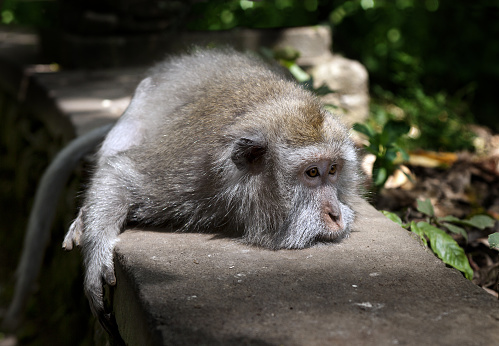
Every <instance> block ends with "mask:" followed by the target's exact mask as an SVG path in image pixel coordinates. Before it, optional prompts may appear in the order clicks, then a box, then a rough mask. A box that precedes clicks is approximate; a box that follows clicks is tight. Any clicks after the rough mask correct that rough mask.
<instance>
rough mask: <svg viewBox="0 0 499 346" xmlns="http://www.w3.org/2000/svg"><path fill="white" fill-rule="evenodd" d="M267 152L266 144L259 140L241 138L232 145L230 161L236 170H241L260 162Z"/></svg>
mask: <svg viewBox="0 0 499 346" xmlns="http://www.w3.org/2000/svg"><path fill="white" fill-rule="evenodd" d="M266 152H267V144H266V143H265V141H264V140H262V139H261V138H245V137H241V138H239V139H238V140H237V141H236V142H235V143H234V148H233V149H232V155H231V159H232V161H233V162H234V164H235V165H236V167H237V169H239V170H243V169H246V168H249V167H252V166H255V165H258V163H259V162H260V161H261V158H262V157H263V155H265V153H266Z"/></svg>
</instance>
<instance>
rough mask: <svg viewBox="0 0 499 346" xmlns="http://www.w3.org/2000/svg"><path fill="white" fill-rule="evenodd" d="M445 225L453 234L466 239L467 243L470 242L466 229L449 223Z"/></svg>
mask: <svg viewBox="0 0 499 346" xmlns="http://www.w3.org/2000/svg"><path fill="white" fill-rule="evenodd" d="M443 225H444V226H445V227H446V228H447V229H448V230H449V231H451V232H452V233H455V234H460V235H462V236H463V237H464V239H466V241H468V233H467V232H466V230H465V229H464V228H461V227H459V226H456V225H453V224H450V223H447V222H444V223H443Z"/></svg>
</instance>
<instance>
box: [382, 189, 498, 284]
mask: <svg viewBox="0 0 499 346" xmlns="http://www.w3.org/2000/svg"><path fill="white" fill-rule="evenodd" d="M417 204H418V207H417V209H418V211H419V212H421V213H423V214H424V215H426V217H427V219H426V221H419V222H415V221H411V222H410V223H408V224H403V223H402V220H401V219H400V217H398V215H396V214H394V213H391V212H388V211H383V214H384V215H386V216H387V217H388V218H389V219H390V220H392V221H393V222H395V223H397V224H399V225H400V226H402V227H404V228H406V229H410V230H411V231H412V232H413V233H415V234H417V235H419V237H420V238H421V241H422V242H423V244H425V246H427V244H428V240H429V241H430V246H431V249H432V251H433V252H434V253H435V254H436V255H437V256H438V257H439V258H440V259H441V260H442V261H443V262H444V263H446V264H448V265H450V266H452V267H454V268H456V269H458V270H459V271H461V272H463V273H464V275H465V276H466V278H467V279H469V280H471V279H472V278H473V270H472V269H471V267H470V264H469V261H468V258H467V257H466V254H465V253H464V250H463V248H461V247H460V246H459V244H458V243H457V242H456V241H455V240H454V239H453V238H452V237H451V236H450V235H449V234H448V233H447V232H446V231H445V229H446V230H447V231H448V232H450V233H454V234H459V235H461V236H463V237H464V239H466V240H467V239H468V234H467V232H466V230H465V229H464V228H463V227H462V226H465V227H475V228H478V229H485V228H488V227H492V226H494V222H495V220H494V219H493V218H491V217H489V216H487V215H475V216H473V217H471V218H469V219H467V220H461V219H458V218H457V217H454V216H445V217H437V216H435V211H434V209H433V206H432V205H431V202H430V200H429V199H426V200H424V201H422V200H418V201H417Z"/></svg>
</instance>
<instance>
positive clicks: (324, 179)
mask: <svg viewBox="0 0 499 346" xmlns="http://www.w3.org/2000/svg"><path fill="white" fill-rule="evenodd" d="M342 156H343V155H341V153H339V152H337V151H335V150H331V149H330V148H329V149H326V150H321V149H318V148H317V147H315V148H305V149H301V150H297V149H295V150H294V151H293V153H292V154H288V155H287V160H286V161H287V164H283V167H287V170H288V171H287V174H284V176H283V177H282V178H283V179H282V180H281V179H278V181H279V180H281V181H282V182H283V183H282V185H281V187H280V189H281V190H282V191H283V194H282V195H283V197H284V198H285V199H286V200H287V201H288V203H287V204H288V208H286V209H287V211H286V212H287V215H286V216H285V218H284V220H285V221H284V223H283V224H282V225H281V227H280V229H279V231H278V232H277V234H276V239H275V241H276V242H277V244H276V245H277V247H279V248H302V247H305V246H309V245H311V244H313V243H314V242H316V241H324V240H335V239H341V238H343V237H345V236H346V235H347V234H348V232H349V226H350V223H351V222H352V221H353V216H354V214H353V211H352V210H351V208H350V207H348V206H347V205H346V204H345V197H346V195H345V193H342V192H347V191H343V190H344V186H345V185H346V184H345V183H346V182H345V180H347V179H348V169H349V168H350V167H349V163H348V162H346V159H345V157H342ZM293 162H294V163H296V162H298V163H299V164H298V165H294V164H293ZM345 169H347V171H346V172H345Z"/></svg>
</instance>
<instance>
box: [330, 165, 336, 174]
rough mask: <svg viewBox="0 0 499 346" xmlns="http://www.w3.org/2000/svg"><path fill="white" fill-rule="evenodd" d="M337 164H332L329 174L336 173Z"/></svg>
mask: <svg viewBox="0 0 499 346" xmlns="http://www.w3.org/2000/svg"><path fill="white" fill-rule="evenodd" d="M336 170H337V168H336V165H332V166H331V168H329V174H331V175H334V174H335V173H336Z"/></svg>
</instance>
